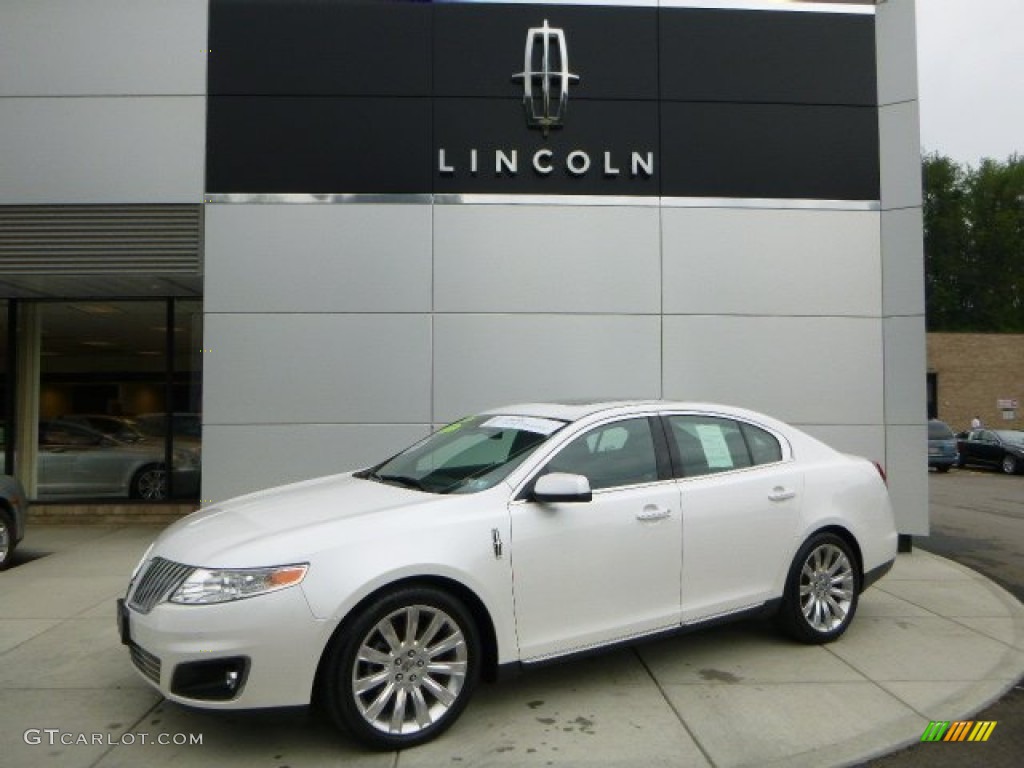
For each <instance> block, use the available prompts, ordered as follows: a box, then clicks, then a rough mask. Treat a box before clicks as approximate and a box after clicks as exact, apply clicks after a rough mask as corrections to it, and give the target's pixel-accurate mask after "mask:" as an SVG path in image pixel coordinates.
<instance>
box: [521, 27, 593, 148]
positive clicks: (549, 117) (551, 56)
mask: <svg viewBox="0 0 1024 768" xmlns="http://www.w3.org/2000/svg"><path fill="white" fill-rule="evenodd" d="M512 79H513V80H522V81H523V108H524V109H525V110H526V119H527V120H528V121H529V123H530V125H537V126H540V129H541V131H542V132H543V133H544V135H545V136H547V135H548V131H550V130H551V129H552V128H557V127H559V126H561V124H562V118H563V117H564V116H565V112H566V108H567V106H568V103H569V83H575V82H578V81H579V79H580V78H579V75H574V74H572V73H571V72H570V71H569V49H568V47H567V45H566V43H565V32H564V31H563V30H561V29H557V28H555V27H549V26H548V20H547V19H544V25H543V26H541V27H530V29H529V30H527V32H526V53H524V54H523V71H522V72H520V73H519V74H518V75H513V76H512Z"/></svg>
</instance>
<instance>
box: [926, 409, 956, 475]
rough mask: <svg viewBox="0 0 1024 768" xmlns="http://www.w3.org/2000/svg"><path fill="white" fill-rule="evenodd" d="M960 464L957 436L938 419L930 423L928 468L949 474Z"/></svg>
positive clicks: (931, 420) (930, 420)
mask: <svg viewBox="0 0 1024 768" xmlns="http://www.w3.org/2000/svg"><path fill="white" fill-rule="evenodd" d="M957 462H958V455H957V445H956V436H955V435H954V434H953V430H952V429H950V428H949V425H948V424H946V422H944V421H939V420H938V419H929V421H928V467H929V468H932V467H934V468H935V469H937V470H938V471H939V472H949V468H950V467H953V466H956V464H957Z"/></svg>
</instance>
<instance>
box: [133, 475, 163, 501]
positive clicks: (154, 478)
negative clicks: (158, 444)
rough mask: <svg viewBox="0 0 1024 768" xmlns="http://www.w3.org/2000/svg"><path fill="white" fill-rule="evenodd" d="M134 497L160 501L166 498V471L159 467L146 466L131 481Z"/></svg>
mask: <svg viewBox="0 0 1024 768" xmlns="http://www.w3.org/2000/svg"><path fill="white" fill-rule="evenodd" d="M133 486H134V493H133V494H132V495H133V496H135V498H138V499H143V500H145V501H162V500H163V499H166V498H167V471H166V470H164V469H162V468H160V467H147V468H145V469H143V470H142V471H141V472H140V473H139V474H138V475H137V476H136V478H135V481H134V483H133Z"/></svg>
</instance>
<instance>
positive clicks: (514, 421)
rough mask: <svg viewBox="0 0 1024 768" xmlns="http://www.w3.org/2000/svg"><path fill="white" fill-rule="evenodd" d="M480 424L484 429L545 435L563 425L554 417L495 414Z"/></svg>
mask: <svg viewBox="0 0 1024 768" xmlns="http://www.w3.org/2000/svg"><path fill="white" fill-rule="evenodd" d="M480 426H481V427H483V428H484V429H518V430H520V431H522V432H534V433H536V434H538V435H545V436H547V435H550V434H551V433H552V432H554V431H555V430H557V429H559V428H560V427H562V426H564V425H563V424H562V422H560V421H555V420H554V419H541V418H538V417H536V416H495V417H493V418H490V419H488V420H487V421H485V422H484V423H483V424H481V425H480Z"/></svg>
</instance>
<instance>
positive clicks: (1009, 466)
mask: <svg viewBox="0 0 1024 768" xmlns="http://www.w3.org/2000/svg"><path fill="white" fill-rule="evenodd" d="M999 467H1000V469H1002V470H1003V472H1004V473H1006V474H1007V475H1015V474H1017V469H1018V468H1019V464H1018V462H1017V457H1016V456H1014V455H1013V454H1010V453H1007V454H1004V455H1003V460H1002V462H1000V464H999Z"/></svg>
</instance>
